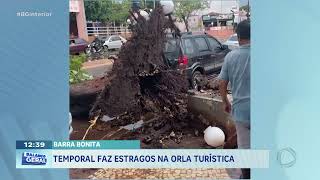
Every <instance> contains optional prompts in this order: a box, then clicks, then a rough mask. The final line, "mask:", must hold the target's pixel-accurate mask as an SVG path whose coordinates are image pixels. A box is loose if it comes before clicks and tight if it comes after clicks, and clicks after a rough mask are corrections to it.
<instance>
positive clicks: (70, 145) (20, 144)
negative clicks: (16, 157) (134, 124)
mask: <svg viewBox="0 0 320 180" xmlns="http://www.w3.org/2000/svg"><path fill="white" fill-rule="evenodd" d="M16 149H140V141H139V140H65V141H16Z"/></svg>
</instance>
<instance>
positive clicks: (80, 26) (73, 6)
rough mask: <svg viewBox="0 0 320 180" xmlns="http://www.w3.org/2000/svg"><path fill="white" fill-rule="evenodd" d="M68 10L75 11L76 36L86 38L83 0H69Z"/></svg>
mask: <svg viewBox="0 0 320 180" xmlns="http://www.w3.org/2000/svg"><path fill="white" fill-rule="evenodd" d="M69 11H70V12H73V13H75V16H76V26H77V30H78V34H77V35H78V37H80V38H82V39H85V40H88V34H87V23H86V22H87V21H86V14H85V9H84V0H69Z"/></svg>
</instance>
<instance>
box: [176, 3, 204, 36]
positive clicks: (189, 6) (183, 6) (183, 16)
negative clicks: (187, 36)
mask: <svg viewBox="0 0 320 180" xmlns="http://www.w3.org/2000/svg"><path fill="white" fill-rule="evenodd" d="M174 5H175V11H174V14H175V16H176V17H177V18H178V20H180V22H184V24H185V26H186V29H187V31H189V24H188V19H189V17H190V16H191V15H192V13H193V12H195V11H196V10H200V9H204V8H207V7H209V1H207V0H200V1H192V0H186V1H184V0H174Z"/></svg>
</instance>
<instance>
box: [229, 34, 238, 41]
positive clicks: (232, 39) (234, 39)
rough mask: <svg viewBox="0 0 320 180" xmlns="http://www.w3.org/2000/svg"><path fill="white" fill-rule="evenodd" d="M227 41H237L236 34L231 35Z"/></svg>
mask: <svg viewBox="0 0 320 180" xmlns="http://www.w3.org/2000/svg"><path fill="white" fill-rule="evenodd" d="M229 41H238V37H237V35H234V36H231V37H230V39H229Z"/></svg>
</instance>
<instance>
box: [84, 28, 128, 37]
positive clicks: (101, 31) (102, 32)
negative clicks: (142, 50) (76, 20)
mask: <svg viewBox="0 0 320 180" xmlns="http://www.w3.org/2000/svg"><path fill="white" fill-rule="evenodd" d="M87 32H88V35H89V36H92V35H98V36H110V35H119V34H125V33H129V32H131V31H130V29H129V28H128V27H126V26H115V27H112V26H98V27H87Z"/></svg>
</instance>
